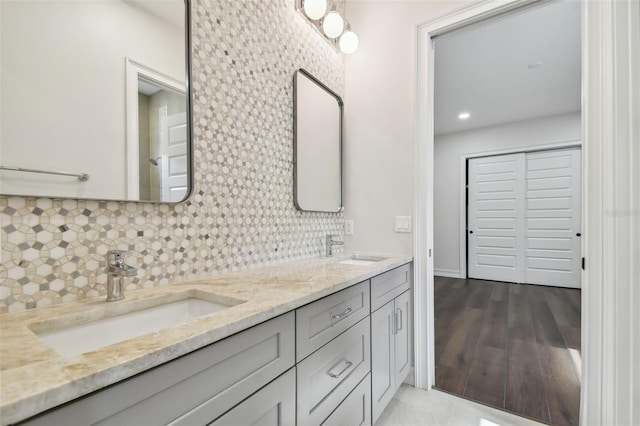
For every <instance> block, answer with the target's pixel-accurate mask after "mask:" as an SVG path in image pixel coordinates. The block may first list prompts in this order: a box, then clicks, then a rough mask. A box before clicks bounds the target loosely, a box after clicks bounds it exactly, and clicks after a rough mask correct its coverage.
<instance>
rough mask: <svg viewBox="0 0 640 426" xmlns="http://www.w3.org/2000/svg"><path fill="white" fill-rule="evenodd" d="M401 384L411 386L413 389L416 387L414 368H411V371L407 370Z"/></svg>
mask: <svg viewBox="0 0 640 426" xmlns="http://www.w3.org/2000/svg"><path fill="white" fill-rule="evenodd" d="M402 383H406V384H408V385H410V386H413V387H414V388H415V387H416V368H415V367H411V370H409V373H408V374H407V377H405V378H404V381H403V382H402Z"/></svg>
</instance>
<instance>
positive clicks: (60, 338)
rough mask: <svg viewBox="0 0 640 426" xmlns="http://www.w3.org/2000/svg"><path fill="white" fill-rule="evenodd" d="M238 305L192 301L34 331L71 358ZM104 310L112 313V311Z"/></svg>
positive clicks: (57, 350) (176, 302) (50, 345)
mask: <svg viewBox="0 0 640 426" xmlns="http://www.w3.org/2000/svg"><path fill="white" fill-rule="evenodd" d="M238 303H240V302H238ZM238 303H231V304H227V305H225V304H221V303H216V302H211V301H208V300H203V299H199V298H196V297H189V298H186V299H182V300H178V301H171V302H167V303H162V304H159V305H157V306H153V307H149V308H144V309H140V310H134V311H131V312H127V313H122V314H115V315H113V316H109V317H107V318H101V319H97V320H93V321H91V320H90V321H89V322H83V323H81V324H78V325H72V326H69V327H64V328H57V329H55V330H48V331H42V332H38V331H36V330H33V331H34V332H35V333H36V334H37V335H38V336H39V337H40V338H41V339H42V340H43V341H44V342H45V343H46V344H47V345H48V346H49V347H50V348H51V349H53V350H54V351H56V352H57V353H59V354H60V355H62V356H66V357H71V356H75V355H80V354H83V353H87V352H91V351H95V350H97V349H100V348H104V347H106V346H109V345H113V344H115V343H119V342H123V341H125V340H128V339H132V338H134V337H140V336H143V335H145V334H149V333H153V332H155V331H159V330H162V329H165V328H169V327H172V326H175V325H178V324H181V323H185V322H187V321H190V320H193V319H195V318H199V317H202V316H204V315H209V314H212V313H214V312H219V311H221V310H223V309H226V308H229V307H231V306H233V305H235V304H238ZM105 309H106V310H109V307H106V308H105Z"/></svg>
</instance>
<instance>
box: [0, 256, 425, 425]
mask: <svg viewBox="0 0 640 426" xmlns="http://www.w3.org/2000/svg"><path fill="white" fill-rule="evenodd" d="M411 261H412V259H411V258H410V257H402V256H363V255H341V256H337V257H331V258H315V259H307V260H300V261H294V262H288V263H283V264H279V265H273V266H266V267H261V268H256V269H252V270H247V271H241V272H234V273H228V274H224V275H217V276H214V277H211V278H206V279H201V280H198V281H191V282H186V283H181V284H175V285H170V286H163V287H156V288H150V289H144V290H137V291H132V292H129V293H128V294H127V295H126V298H125V299H124V300H123V301H119V302H115V303H106V302H105V301H104V299H99V300H96V299H92V300H83V301H78V302H71V303H67V304H63V305H58V306H54V307H49V308H43V309H36V310H31V311H26V312H20V313H13V314H5V315H2V321H1V326H0V327H1V328H0V331H1V335H0V336H1V337H0V338H1V343H2V345H1V347H0V382H1V397H0V398H1V399H0V413H1V414H0V418H1V419H2V424H3V425H6V424H14V423H20V422H23V424H29V425H57V424H60V425H69V424H82V425H89V424H101V425H109V424H113V425H122V424H144V425H151V424H172V425H196V424H202V425H206V424H214V425H240V424H242V425H250V424H259V425H293V424H298V425H321V424H324V425H346V424H348V425H359V424H372V423H373V422H375V420H376V419H377V417H378V416H379V415H380V413H381V412H382V410H383V409H384V407H385V406H386V404H387V403H388V402H389V401H390V400H391V398H392V397H393V394H394V393H395V391H396V390H397V388H398V387H399V385H400V384H401V383H402V381H403V380H404V378H405V377H406V376H407V374H408V372H409V371H410V369H411V353H412V351H411V341H412V335H411V306H412V301H411V281H412V264H411Z"/></svg>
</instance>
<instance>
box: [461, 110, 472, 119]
mask: <svg viewBox="0 0 640 426" xmlns="http://www.w3.org/2000/svg"><path fill="white" fill-rule="evenodd" d="M469 117H471V114H469V113H468V112H461V113H460V114H458V118H459V119H460V120H466V119H467V118H469Z"/></svg>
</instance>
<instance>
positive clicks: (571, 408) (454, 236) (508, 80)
mask: <svg viewBox="0 0 640 426" xmlns="http://www.w3.org/2000/svg"><path fill="white" fill-rule="evenodd" d="M543 29H544V31H542V30H543ZM516 40H517V42H515V41H516ZM433 46H434V52H435V58H434V63H435V67H434V68H435V70H434V74H435V84H434V92H435V96H434V98H435V102H434V119H435V120H434V134H435V137H434V167H435V170H434V180H433V182H434V194H435V196H434V203H433V205H434V219H433V220H434V231H435V232H434V242H433V248H434V260H433V262H434V270H435V274H434V275H435V277H434V278H433V280H434V331H435V333H434V336H435V345H434V358H433V359H434V360H435V371H434V373H435V374H434V376H435V380H434V383H433V384H434V386H435V387H436V388H438V389H440V390H444V391H447V392H451V393H454V394H457V395H459V396H461V397H464V398H468V399H472V400H474V401H477V402H481V403H484V404H487V405H491V406H494V407H497V408H500V409H504V410H507V411H511V412H514V413H517V414H519V415H522V416H524V417H530V418H534V419H536V420H538V421H541V422H544V423H548V424H553V425H556V424H569V425H573V424H575V425H577V424H578V417H579V407H580V366H579V358H580V357H579V355H580V341H579V338H578V339H576V338H575V336H576V334H577V335H578V336H579V335H580V321H581V319H580V315H581V309H580V308H581V306H580V300H581V297H580V291H579V290H567V289H565V288H564V287H579V286H580V268H579V266H580V234H581V228H580V226H581V224H580V198H581V197H580V179H579V176H580V173H581V168H580V151H579V149H566V148H565V149H564V150H553V151H540V150H538V149H534V148H533V147H534V146H536V145H538V146H539V145H545V146H547V147H549V148H551V147H554V145H566V144H567V142H568V141H571V140H573V141H576V140H578V141H579V140H581V114H580V108H581V99H580V87H581V84H580V81H581V55H580V4H579V3H578V2H571V1H566V0H560V1H555V2H545V3H543V4H538V5H536V6H534V7H528V8H522V9H517V10H515V11H512V12H510V13H508V14H502V15H500V16H497V17H494V18H491V19H487V20H483V21H482V22H477V23H474V24H473V25H472V26H467V27H464V28H457V29H456V30H455V31H452V32H449V33H446V34H442V35H439V36H438V37H437V38H435V39H434V41H433ZM501 151H510V152H501ZM461 162H464V163H463V164H464V170H463V171H461V172H460V174H459V175H456V173H457V167H455V166H457V165H458V164H459V163H461ZM456 178H457V179H459V180H456ZM567 181H568V182H569V185H568V186H567ZM458 193H459V194H460V196H456V195H457V194H458ZM458 200H460V204H459V205H457V206H456V205H454V203H455V202H456V201H458ZM567 202H568V203H569V204H568V205H566V203H567ZM558 203H559V204H558ZM452 211H454V212H455V211H460V212H461V213H460V215H455V214H453V215H452V214H451V213H452ZM455 243H458V245H457V246H456V244H455ZM565 246H566V247H565ZM541 284H542V285H545V286H557V287H558V288H552V287H543V286H541ZM576 301H577V303H576ZM561 330H565V334H563V333H562V331H561Z"/></svg>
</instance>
